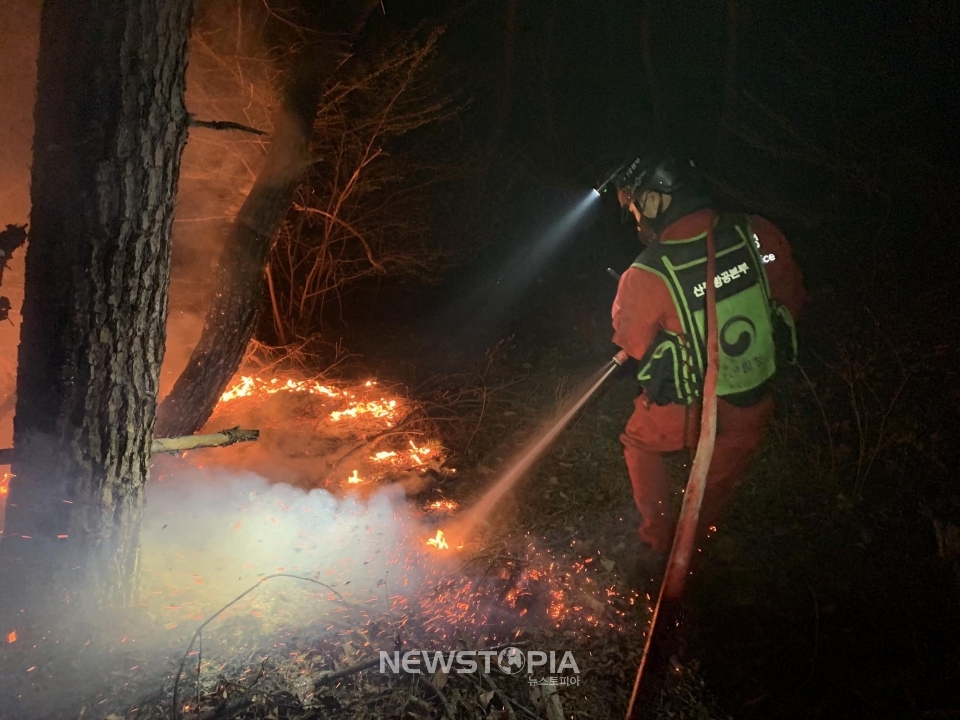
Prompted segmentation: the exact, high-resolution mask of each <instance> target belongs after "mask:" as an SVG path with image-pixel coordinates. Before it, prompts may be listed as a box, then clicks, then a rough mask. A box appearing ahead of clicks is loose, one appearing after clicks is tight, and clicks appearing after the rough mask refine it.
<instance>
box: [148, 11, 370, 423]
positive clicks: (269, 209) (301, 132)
mask: <svg viewBox="0 0 960 720" xmlns="http://www.w3.org/2000/svg"><path fill="white" fill-rule="evenodd" d="M351 7H352V8H353V9H355V11H356V12H353V13H351V12H349V8H351ZM371 7H372V5H371V2H370V0H352V2H350V3H343V2H342V3H341V6H340V7H338V8H337V15H336V16H327V19H328V21H329V22H331V23H332V24H334V25H335V26H338V27H340V28H345V29H346V32H345V33H344V36H345V37H346V38H350V37H352V34H354V33H355V32H356V31H357V30H358V29H359V25H360V23H362V21H363V20H362V19H365V18H366V15H367V13H368V12H369V10H370V8H371ZM361 18H362V19H361ZM328 29H329V27H328ZM344 49H345V48H344V47H343V46H342V45H341V44H340V43H337V42H335V41H332V40H329V39H328V40H327V41H326V42H324V43H322V44H320V45H309V46H307V47H305V48H304V49H303V50H302V51H301V52H300V54H299V57H298V58H296V59H295V61H294V67H293V72H292V73H291V74H290V77H289V79H288V80H287V85H286V87H285V90H284V102H283V107H282V109H281V113H280V117H279V119H278V121H277V123H276V124H275V130H274V134H273V138H272V142H271V144H270V149H269V151H268V154H267V159H266V164H265V165H264V168H263V170H262V171H261V172H260V175H259V176H258V177H257V180H256V182H255V183H254V185H253V188H252V189H251V190H250V194H249V195H247V198H246V200H245V201H244V203H243V205H242V206H241V208H240V212H239V213H238V214H237V217H236V219H235V220H234V222H233V225H232V226H231V228H230V232H229V234H228V235H227V238H226V242H225V243H224V246H223V250H222V252H221V254H220V260H219V263H218V266H217V278H216V288H215V291H214V296H213V301H212V302H211V305H210V308H209V310H208V311H207V317H206V321H205V323H204V327H203V332H202V334H201V336H200V340H199V342H198V343H197V346H196V347H195V348H194V350H193V353H192V354H191V355H190V360H189V361H188V362H187V366H186V368H184V370H183V372H182V373H181V374H180V377H178V378H177V381H176V383H174V386H173V389H172V390H171V391H170V394H169V395H168V396H167V397H166V398H165V399H164V401H163V402H162V403H161V405H160V409H159V411H158V417H157V432H158V434H160V435H166V436H170V437H174V436H179V435H189V434H191V433H194V432H196V431H197V430H199V429H200V428H201V427H203V424H204V423H205V422H206V421H207V420H208V419H209V418H210V415H211V414H212V413H213V410H214V408H215V407H216V405H217V402H218V401H219V399H220V396H221V395H222V393H223V391H224V389H225V388H226V386H227V383H229V382H230V379H231V378H232V377H233V376H234V374H235V373H236V372H237V370H238V369H239V367H240V363H241V362H242V360H243V356H244V352H245V351H246V348H247V345H248V344H249V342H250V338H251V337H252V336H253V331H254V327H255V324H256V318H257V313H258V312H259V311H260V308H261V306H262V305H263V299H264V283H265V280H264V276H265V270H266V266H267V259H268V258H269V255H270V248H271V246H272V245H273V242H274V238H275V236H276V234H277V231H278V230H279V228H280V225H281V223H282V222H283V220H284V218H285V217H286V214H287V211H288V209H289V207H290V202H291V200H292V198H293V193H294V191H295V190H296V189H297V186H298V185H299V184H300V182H301V180H302V179H303V176H304V173H305V171H306V168H307V163H308V158H307V150H308V144H309V140H310V136H311V129H312V127H313V122H314V118H315V117H316V114H317V108H318V106H319V104H320V97H321V92H322V90H323V86H324V83H325V81H326V80H327V78H328V77H329V76H330V74H331V73H332V72H333V71H334V70H335V69H336V67H337V64H338V63H339V62H341V61H342V59H343V58H344V57H345V52H344Z"/></svg>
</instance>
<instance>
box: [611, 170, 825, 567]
mask: <svg viewBox="0 0 960 720" xmlns="http://www.w3.org/2000/svg"><path fill="white" fill-rule="evenodd" d="M615 185H616V187H617V198H618V200H619V201H620V205H621V207H622V208H623V209H624V211H625V212H626V213H628V214H629V217H631V218H632V220H633V221H635V222H636V224H637V230H638V234H639V236H640V239H641V242H642V243H643V244H644V245H645V246H646V247H645V248H644V249H643V251H642V252H641V253H640V255H639V256H638V257H637V259H636V261H634V263H633V265H632V266H631V267H630V268H628V269H627V270H626V271H625V272H624V273H623V274H622V275H621V277H620V281H619V286H618V288H617V296H616V299H615V300H614V303H613V329H614V336H613V342H614V344H616V345H617V346H618V347H620V348H621V353H620V355H619V357H620V359H625V358H626V357H630V358H633V359H635V360H637V361H638V368H639V372H638V378H639V380H640V385H641V393H640V395H639V396H638V397H637V398H636V400H635V401H634V411H633V415H632V416H631V417H630V420H629V421H628V422H627V426H626V428H625V430H624V432H623V434H622V435H621V436H620V440H621V442H622V443H623V449H624V456H625V458H626V463H627V469H628V471H629V473H630V481H631V484H632V485H633V497H634V501H635V502H636V505H637V509H638V510H639V511H640V514H641V516H642V520H641V524H640V527H639V528H638V535H639V537H640V540H641V542H642V543H643V544H645V545H646V546H647V547H648V548H649V550H650V551H651V552H652V557H653V559H654V560H655V562H656V563H657V564H658V565H659V564H662V561H663V560H665V558H666V554H667V553H668V552H669V550H670V546H671V544H672V542H673V536H674V531H675V529H676V521H677V518H676V517H675V515H674V513H672V512H670V510H669V506H670V503H669V502H668V499H669V497H670V476H669V474H668V472H667V469H666V467H665V465H664V461H663V455H664V453H667V452H672V451H676V450H682V449H684V448H693V447H696V444H697V438H698V436H699V431H700V428H699V421H700V396H701V393H702V390H703V377H704V371H705V367H706V345H705V332H704V313H705V287H706V284H705V283H706V262H707V257H706V233H707V230H708V228H710V227H711V226H712V227H713V229H714V243H715V258H716V268H715V269H716V275H715V277H714V287H715V292H716V309H717V327H718V335H719V361H720V362H719V364H720V368H719V376H718V383H717V395H718V402H717V406H718V407H717V435H716V445H715V447H714V452H713V459H712V462H711V464H710V470H709V473H708V476H707V483H706V490H705V493H704V498H703V504H702V507H701V511H700V525H699V534H700V537H701V538H702V537H704V535H707V534H709V533H710V532H712V531H713V530H715V529H716V525H717V524H718V523H719V522H720V520H721V517H722V514H723V511H724V509H725V508H726V507H727V505H728V504H729V502H730V500H731V499H732V497H733V495H734V492H735V490H736V488H737V485H738V484H739V483H740V480H741V479H742V477H743V475H744V473H745V472H746V470H747V467H748V464H749V462H750V459H751V457H752V456H753V454H754V453H755V452H756V450H757V447H758V446H759V445H760V442H761V440H762V439H763V435H764V430H765V428H766V426H767V423H768V422H769V421H770V418H771V416H772V414H773V410H774V402H773V398H772V396H771V394H770V391H769V390H770V388H769V386H770V382H771V379H772V377H773V375H774V373H775V371H776V369H777V365H778V364H783V363H785V362H792V360H793V355H794V354H795V352H796V334H795V332H794V324H793V322H794V319H795V318H797V317H799V315H800V313H801V312H802V310H803V307H804V305H805V304H806V301H807V293H806V291H805V289H804V286H803V279H802V276H801V273H800V270H799V268H798V267H797V266H796V264H795V263H794V261H793V258H792V255H791V252H790V246H789V245H788V244H787V240H786V238H785V237H784V235H783V233H782V232H780V230H779V229H777V227H776V226H774V225H773V223H771V222H770V221H769V220H766V219H764V218H762V217H759V216H756V215H746V214H742V213H718V212H717V211H716V209H715V206H714V202H713V201H712V199H711V198H710V196H709V195H708V194H707V192H706V191H705V189H704V188H703V184H702V181H701V177H700V174H699V173H698V171H697V169H696V167H695V165H694V164H693V163H692V162H690V161H678V159H677V157H675V156H674V155H672V154H671V153H669V152H661V153H653V154H650V155H643V156H640V157H638V158H636V159H634V160H633V161H631V162H629V163H627V164H626V165H625V166H624V167H623V169H622V170H621V171H620V172H619V173H618V175H617V176H616V178H615ZM649 560H650V558H649V557H648V558H647V561H648V562H649Z"/></svg>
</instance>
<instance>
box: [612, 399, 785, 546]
mask: <svg viewBox="0 0 960 720" xmlns="http://www.w3.org/2000/svg"><path fill="white" fill-rule="evenodd" d="M773 410H774V403H773V398H771V397H769V396H767V397H765V398H763V399H762V400H760V401H759V402H758V403H756V404H754V405H751V406H749V407H737V406H735V405H731V404H730V403H728V402H725V401H724V400H722V399H721V400H718V402H717V439H716V444H715V446H714V450H713V459H712V460H711V462H710V470H709V472H708V473H707V486H706V490H705V492H704V496H703V504H702V505H701V508H700V521H699V524H698V528H699V535H700V536H701V537H702V536H703V534H705V533H706V532H707V530H708V529H709V528H711V527H712V526H716V525H717V524H718V523H719V522H720V520H721V518H722V516H723V512H724V510H725V509H726V508H727V506H728V505H729V504H730V501H731V500H732V499H733V495H734V493H735V492H736V489H737V486H738V485H739V484H740V481H741V480H742V479H743V475H744V473H745V472H746V471H747V468H748V466H749V465H750V460H751V458H752V457H753V455H754V453H755V452H756V450H757V447H759V445H760V443H761V441H762V440H763V435H764V432H765V430H766V427H767V423H768V422H769V421H770V418H771V416H772V415H773ZM700 412H701V411H700V406H699V405H693V406H691V407H689V408H686V407H684V406H681V405H653V404H650V403H649V401H648V399H647V396H646V395H645V394H644V395H641V396H640V397H638V398H637V399H636V400H635V401H634V411H633V415H632V416H631V417H630V420H629V421H628V422H627V427H626V429H625V430H624V432H623V434H622V435H621V436H620V441H621V442H622V443H623V454H624V458H625V459H626V461H627V470H628V471H629V473H630V482H631V484H632V485H633V500H634V502H635V503H636V505H637V510H639V511H640V515H641V516H642V520H641V522H640V527H639V528H638V531H637V534H638V535H639V537H640V540H641V541H642V542H644V543H646V544H647V545H649V546H650V547H652V548H653V549H655V550H660V551H669V550H670V546H671V545H672V543H673V535H674V532H675V531H676V523H677V518H676V517H675V516H674V513H672V512H670V509H669V508H670V502H669V498H670V492H671V481H670V474H669V473H668V472H667V468H666V466H665V465H664V462H663V453H665V452H672V451H676V450H682V449H683V448H684V447H691V448H695V447H696V445H697V438H698V436H699V433H700Z"/></svg>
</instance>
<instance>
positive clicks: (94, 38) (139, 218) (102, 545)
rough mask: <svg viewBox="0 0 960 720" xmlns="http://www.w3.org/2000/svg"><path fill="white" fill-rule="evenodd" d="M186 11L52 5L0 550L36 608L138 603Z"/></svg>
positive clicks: (188, 4) (160, 3) (152, 3)
mask: <svg viewBox="0 0 960 720" xmlns="http://www.w3.org/2000/svg"><path fill="white" fill-rule="evenodd" d="M191 11H192V0H86V1H84V2H77V0H47V1H46V2H45V3H44V6H43V10H42V17H41V35H40V55H39V60H38V73H37V74H38V91H37V102H36V108H35V124H36V134H35V136H34V156H33V179H32V186H31V201H32V211H31V216H30V221H31V222H30V244H29V248H28V250H27V256H26V279H25V286H24V303H23V327H22V333H21V342H20V351H19V367H18V375H17V407H16V417H15V420H14V443H15V447H16V460H15V462H14V465H13V472H14V474H15V475H16V477H15V478H14V479H13V481H12V482H11V485H10V495H9V502H8V505H7V524H6V530H5V536H4V538H3V543H2V546H0V557H2V559H3V565H4V567H3V574H4V578H3V583H2V584H3V585H4V586H6V588H7V589H9V588H10V587H11V586H13V587H18V588H23V589H24V590H25V591H29V593H30V596H29V597H30V599H29V600H28V601H27V602H33V601H34V600H35V599H39V598H41V597H45V598H50V599H54V597H55V596H57V595H59V596H60V597H61V598H62V597H63V595H65V594H66V593H67V592H72V591H73V590H78V589H87V588H92V589H93V590H94V591H95V592H94V597H96V598H98V599H100V600H102V599H105V598H115V599H123V600H125V599H128V595H129V592H130V590H131V588H132V585H131V583H130V582H128V580H129V579H131V578H133V577H134V576H135V570H136V568H137V562H138V557H139V553H138V542H139V521H140V516H141V510H142V506H143V489H144V484H145V482H146V479H147V472H148V470H147V463H148V459H149V454H150V444H151V440H152V433H153V424H154V416H155V411H156V399H157V397H156V396H157V387H158V378H159V370H160V363H161V360H162V358H163V348H164V327H165V322H166V311H167V285H168V280H169V272H170V231H171V226H172V220H173V207H174V199H175V196H176V187H177V179H178V174H179V168H180V156H181V153H182V151H183V147H184V142H185V140H186V135H187V113H186V110H185V108H184V72H185V69H186V43H187V35H188V30H189V24H190V18H191ZM69 568H72V569H69ZM91 583H92V584H91ZM51 591H52V592H51ZM8 599H9V596H8ZM17 599H19V600H23V598H22V597H20V598H17ZM20 607H21V608H29V606H28V605H21V606H20Z"/></svg>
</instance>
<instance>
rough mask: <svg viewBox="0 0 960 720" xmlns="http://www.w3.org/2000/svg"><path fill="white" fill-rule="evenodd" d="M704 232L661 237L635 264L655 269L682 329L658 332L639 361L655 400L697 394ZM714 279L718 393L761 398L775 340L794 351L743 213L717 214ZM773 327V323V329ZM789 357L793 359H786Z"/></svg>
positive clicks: (703, 354)
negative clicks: (780, 338) (781, 340)
mask: <svg viewBox="0 0 960 720" xmlns="http://www.w3.org/2000/svg"><path fill="white" fill-rule="evenodd" d="M706 237H707V233H706V232H703V233H701V234H699V235H697V236H695V237H691V238H685V239H682V240H667V241H664V242H660V243H657V244H656V245H652V246H650V247H648V248H647V249H646V250H644V251H643V252H642V253H641V254H640V256H639V257H638V258H637V259H636V261H635V262H634V263H633V267H635V268H638V269H640V270H644V271H646V272H650V273H653V274H654V275H656V276H657V277H659V278H660V279H661V280H663V282H664V283H665V284H666V286H667V288H668V289H669V290H670V295H671V297H672V298H673V302H674V305H675V306H676V310H677V315H678V316H679V317H680V324H681V327H682V328H683V334H682V335H677V334H675V333H672V332H670V331H668V330H661V331H660V333H659V334H658V335H657V337H656V338H655V339H654V342H653V343H652V345H651V347H650V348H649V349H648V351H647V353H646V355H645V356H644V357H643V358H642V359H641V361H640V370H639V373H638V378H639V380H640V384H641V385H642V386H643V387H644V388H645V389H646V390H647V393H648V394H649V396H650V397H651V399H652V400H653V401H654V402H655V403H657V404H660V405H666V404H668V403H681V404H685V405H689V404H690V403H692V402H694V401H695V400H697V399H698V398H699V397H701V396H702V394H703V378H704V374H705V370H706V367H707V350H706V331H705V316H706V267H707V243H706ZM714 240H715V243H714V244H715V247H714V253H715V257H716V264H715V271H716V275H715V276H714V278H713V285H714V288H715V289H716V308H717V327H718V333H717V339H718V345H719V354H720V357H719V360H720V371H719V375H718V377H717V395H718V396H720V397H723V398H724V399H726V400H727V401H729V402H731V403H734V404H736V405H749V404H752V403H754V402H756V401H757V400H759V399H760V398H761V397H762V396H763V394H764V392H765V386H766V383H767V381H768V380H769V379H770V378H771V377H773V374H774V372H775V371H776V369H777V359H776V354H777V353H776V351H777V343H775V342H774V334H775V330H776V332H777V334H778V336H779V334H780V333H782V332H784V331H785V332H786V334H787V341H786V343H784V344H787V345H790V346H792V347H788V348H784V349H785V351H786V352H787V353H788V354H789V353H791V351H792V353H793V354H795V342H796V341H795V337H796V336H795V333H794V330H793V320H792V318H790V314H789V313H788V312H787V311H786V309H785V308H783V307H782V306H779V305H777V304H776V303H774V302H773V301H772V300H771V299H770V289H769V287H768V284H767V276H766V273H765V272H764V269H763V260H762V258H761V257H760V253H759V250H758V248H757V245H759V242H758V241H756V240H755V238H754V235H753V233H752V232H751V230H750V223H749V220H748V218H747V217H746V216H745V215H740V214H728V215H721V216H718V217H717V218H715V225H714ZM775 326H776V327H775ZM790 359H791V360H792V357H791V358H790Z"/></svg>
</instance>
